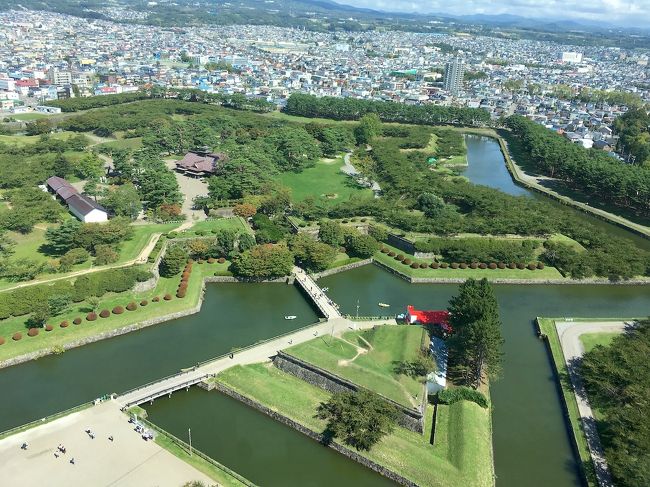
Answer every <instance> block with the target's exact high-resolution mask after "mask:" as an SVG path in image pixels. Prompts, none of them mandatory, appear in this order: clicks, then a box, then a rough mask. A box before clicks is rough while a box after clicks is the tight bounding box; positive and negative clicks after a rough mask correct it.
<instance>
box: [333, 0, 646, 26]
mask: <svg viewBox="0 0 650 487" xmlns="http://www.w3.org/2000/svg"><path fill="white" fill-rule="evenodd" d="M336 1H337V2H338V3H345V4H348V5H354V6H355V7H366V8H372V9H375V10H383V11H387V12H416V13H417V12H419V13H440V14H451V15H473V14H487V15H501V14H510V15H519V16H521V17H529V18H535V19H547V20H557V19H561V20H587V21H592V22H593V21H597V22H605V23H607V24H615V25H621V26H637V27H644V26H646V27H647V26H648V24H650V0H587V1H585V0H461V1H458V0H457V1H453V0H452V1H450V0H336Z"/></svg>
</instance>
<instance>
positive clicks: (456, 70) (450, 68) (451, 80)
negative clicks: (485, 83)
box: [444, 57, 465, 95]
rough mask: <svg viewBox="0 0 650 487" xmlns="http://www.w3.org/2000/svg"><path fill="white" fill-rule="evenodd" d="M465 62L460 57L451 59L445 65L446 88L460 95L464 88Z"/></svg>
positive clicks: (453, 93)
mask: <svg viewBox="0 0 650 487" xmlns="http://www.w3.org/2000/svg"><path fill="white" fill-rule="evenodd" d="M464 75H465V63H464V62H463V60H462V59H461V58H459V57H456V58H454V59H453V60H451V61H449V62H448V63H447V64H446V66H445V82H444V88H445V90H447V91H448V92H449V93H451V94H452V95H458V94H459V93H460V91H461V90H462V89H463V76H464Z"/></svg>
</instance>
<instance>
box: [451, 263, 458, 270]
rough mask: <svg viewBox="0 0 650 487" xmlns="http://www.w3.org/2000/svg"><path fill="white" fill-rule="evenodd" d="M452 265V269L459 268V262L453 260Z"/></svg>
mask: <svg viewBox="0 0 650 487" xmlns="http://www.w3.org/2000/svg"><path fill="white" fill-rule="evenodd" d="M450 267H451V268H452V269H458V263H457V262H452V263H451V266H450Z"/></svg>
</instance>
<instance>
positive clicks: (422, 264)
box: [420, 262, 429, 269]
mask: <svg viewBox="0 0 650 487" xmlns="http://www.w3.org/2000/svg"><path fill="white" fill-rule="evenodd" d="M427 267H429V266H428V265H427V264H426V262H422V263H421V264H420V269H426V268H427Z"/></svg>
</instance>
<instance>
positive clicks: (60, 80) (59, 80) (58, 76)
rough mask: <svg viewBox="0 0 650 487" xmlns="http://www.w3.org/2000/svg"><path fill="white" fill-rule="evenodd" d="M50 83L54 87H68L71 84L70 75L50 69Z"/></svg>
mask: <svg viewBox="0 0 650 487" xmlns="http://www.w3.org/2000/svg"><path fill="white" fill-rule="evenodd" d="M50 81H51V82H52V84H54V85H56V86H64V85H70V84H72V73H71V72H70V71H62V70H60V69H56V68H52V69H51V70H50Z"/></svg>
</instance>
